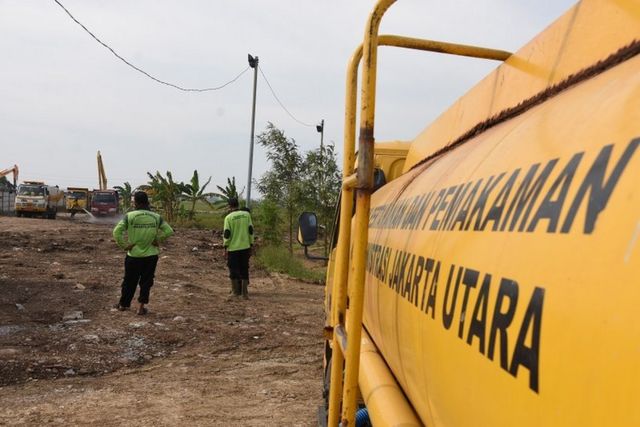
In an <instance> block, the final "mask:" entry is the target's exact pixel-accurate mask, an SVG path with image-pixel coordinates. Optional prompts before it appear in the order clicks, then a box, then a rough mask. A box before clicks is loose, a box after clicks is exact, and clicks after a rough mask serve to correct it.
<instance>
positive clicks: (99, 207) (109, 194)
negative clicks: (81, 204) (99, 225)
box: [91, 151, 120, 216]
mask: <svg viewBox="0 0 640 427" xmlns="http://www.w3.org/2000/svg"><path fill="white" fill-rule="evenodd" d="M97 161H98V187H99V189H98V190H93V193H92V195H91V214H92V215H95V216H115V215H117V214H118V212H119V209H120V200H119V196H120V195H119V194H118V192H117V191H116V190H114V189H111V188H107V173H106V172H105V169H104V163H103V161H102V155H101V154H100V151H98V155H97Z"/></svg>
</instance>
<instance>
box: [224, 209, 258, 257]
mask: <svg viewBox="0 0 640 427" xmlns="http://www.w3.org/2000/svg"><path fill="white" fill-rule="evenodd" d="M222 244H223V245H224V247H225V248H226V249H227V250H228V251H229V252H233V251H241V250H243V249H249V248H250V247H251V245H253V222H252V221H251V214H250V213H249V212H247V211H241V210H237V211H233V212H231V213H230V214H229V215H227V216H226V217H224V233H223V235H222Z"/></svg>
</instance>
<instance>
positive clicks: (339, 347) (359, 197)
mask: <svg viewBox="0 0 640 427" xmlns="http://www.w3.org/2000/svg"><path fill="white" fill-rule="evenodd" d="M395 1H396V0H379V1H378V4H377V5H376V7H375V9H374V10H373V12H372V13H371V15H370V16H369V20H368V22H367V27H366V31H365V37H364V41H363V43H362V45H360V46H359V47H358V48H357V49H356V51H355V52H354V53H353V55H352V56H351V59H350V61H349V65H348V67H347V78H346V95H345V119H344V155H343V184H342V196H341V201H340V224H339V231H338V233H339V234H338V236H339V239H338V245H337V252H336V270H335V279H334V281H333V288H332V292H331V295H332V298H331V323H330V327H329V332H330V333H331V340H332V349H333V352H332V359H331V374H330V388H329V412H328V419H327V424H328V426H329V427H337V426H338V422H339V421H340V424H341V425H342V426H353V425H355V412H356V408H357V393H358V373H359V369H360V344H361V339H362V312H363V305H364V283H365V271H366V262H367V258H366V255H367V254H366V250H367V243H368V232H369V208H370V202H371V193H372V191H373V171H374V168H373V162H374V158H373V154H374V136H373V134H374V132H373V131H374V118H375V117H374V116H375V95H376V69H377V67H376V66H377V49H378V46H395V47H402V48H407V49H415V50H423V51H431V52H439V53H448V54H453V55H460V56H469V57H475V58H484V59H493V60H500V61H504V60H506V59H507V58H508V57H509V56H511V53H510V52H505V51H502V50H495V49H486V48H481V47H476V46H468V45H461V44H453V43H444V42H438V41H432V40H421V39H414V38H408V37H401V36H395V35H378V29H379V27H380V21H381V19H382V16H383V15H384V13H385V12H386V11H387V9H389V7H390V6H391V5H392V4H393V3H395ZM361 59H362V60H363V63H364V66H363V70H362V89H361V101H360V135H359V141H358V169H357V171H355V173H354V169H355V167H354V158H355V129H356V123H355V122H356V108H357V105H356V104H357V93H356V92H357V85H358V66H359V63H360V60H361ZM354 192H355V194H356V202H355V203H356V206H355V215H354V217H355V221H354V236H353V247H352V248H351V241H352V239H351V226H352V221H351V220H350V219H351V218H352V213H353V203H354V202H353V195H354ZM350 249H352V250H353V251H352V253H351V254H350V252H349V251H350ZM350 261H351V262H350ZM347 297H348V299H347ZM347 301H348V302H349V306H348V310H347ZM343 375H344V378H343ZM340 414H341V415H342V416H341V420H340Z"/></svg>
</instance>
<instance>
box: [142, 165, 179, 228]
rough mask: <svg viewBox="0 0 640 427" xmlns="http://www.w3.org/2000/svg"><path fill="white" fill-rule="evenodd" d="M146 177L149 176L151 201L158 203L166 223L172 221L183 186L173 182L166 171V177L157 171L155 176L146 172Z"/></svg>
mask: <svg viewBox="0 0 640 427" xmlns="http://www.w3.org/2000/svg"><path fill="white" fill-rule="evenodd" d="M147 176H149V179H150V181H149V185H150V186H151V189H152V190H153V201H154V202H158V203H160V205H161V206H162V209H163V210H164V214H165V218H166V219H167V221H173V220H174V219H175V216H176V213H177V212H178V209H179V205H180V201H181V199H182V193H183V192H184V190H185V189H186V186H185V184H184V183H182V182H175V181H174V180H173V175H172V174H171V172H169V171H167V176H166V177H164V176H162V174H161V173H160V172H158V171H156V173H155V175H152V174H151V173H149V172H147Z"/></svg>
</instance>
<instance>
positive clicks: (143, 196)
mask: <svg viewBox="0 0 640 427" xmlns="http://www.w3.org/2000/svg"><path fill="white" fill-rule="evenodd" d="M133 203H134V204H135V205H136V209H137V208H148V207H149V196H147V193H145V192H144V191H136V193H135V194H134V195H133Z"/></svg>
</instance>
